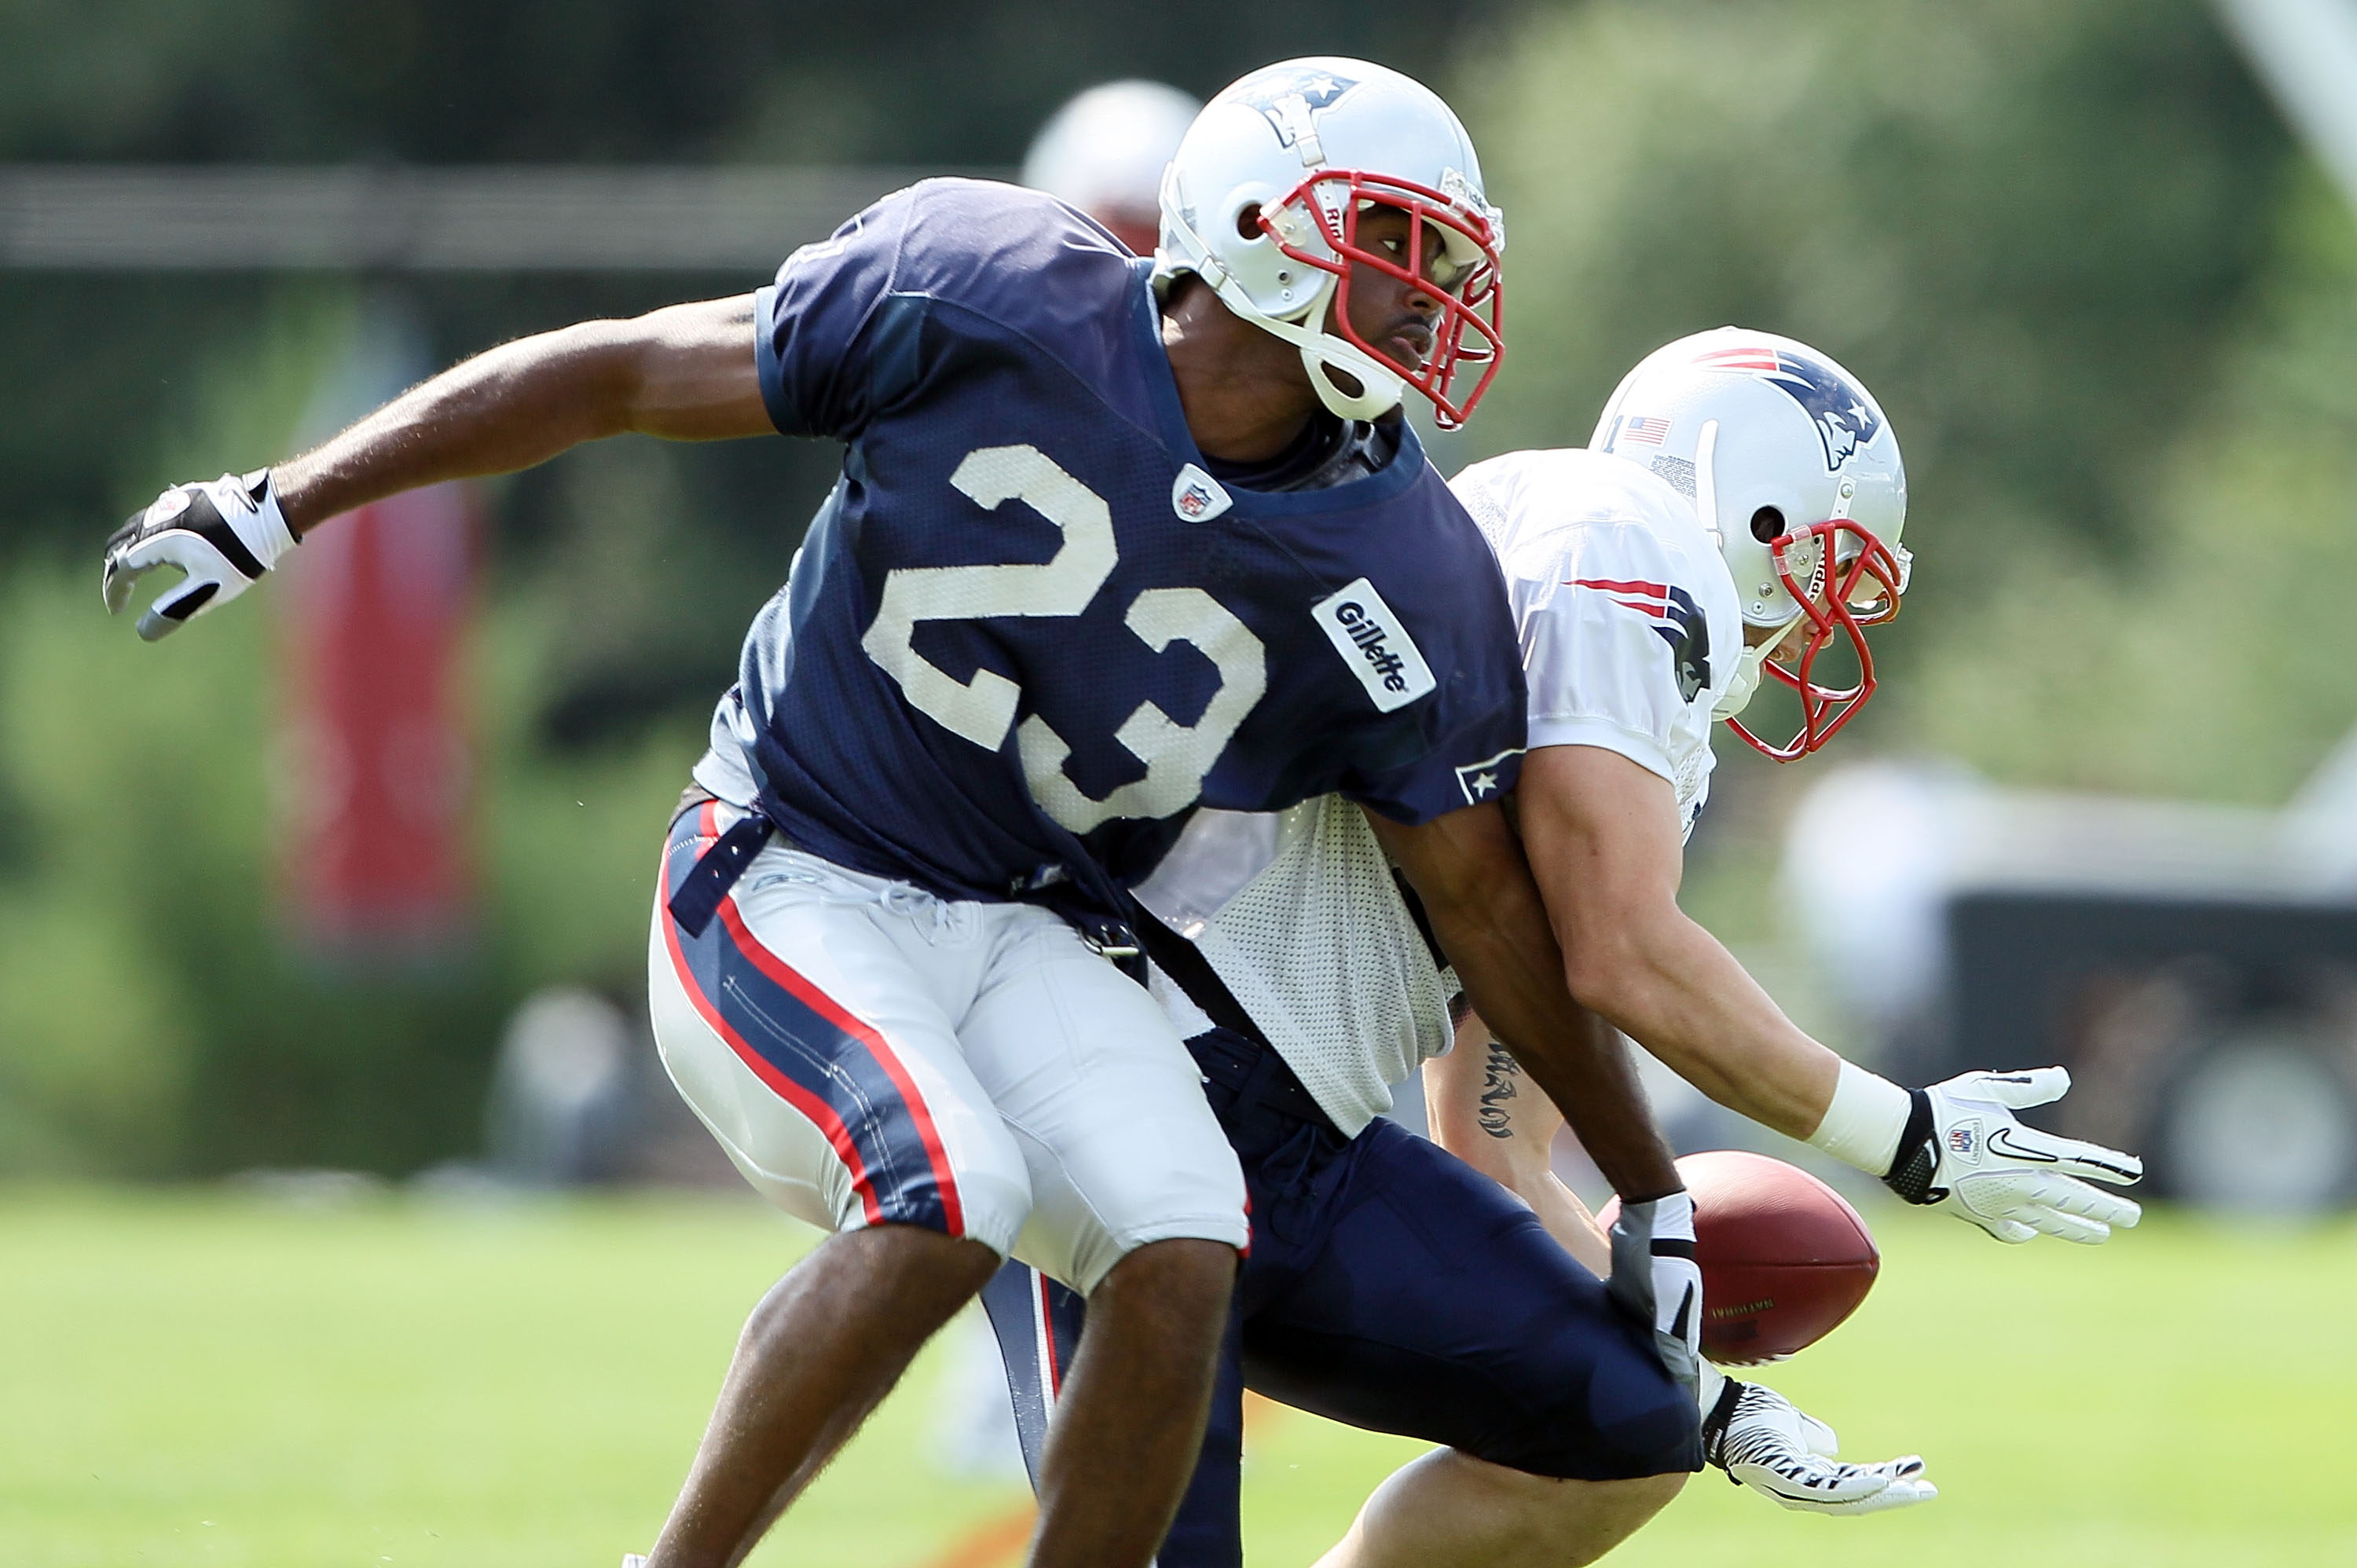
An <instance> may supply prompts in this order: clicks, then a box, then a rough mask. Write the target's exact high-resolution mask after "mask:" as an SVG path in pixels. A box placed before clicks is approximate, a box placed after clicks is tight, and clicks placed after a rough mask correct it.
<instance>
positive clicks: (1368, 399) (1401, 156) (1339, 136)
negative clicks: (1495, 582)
mask: <svg viewBox="0 0 2357 1568" xmlns="http://www.w3.org/2000/svg"><path fill="white" fill-rule="evenodd" d="M1375 207H1394V208H1398V209H1402V210H1404V211H1405V212H1407V213H1408V214H1410V215H1411V216H1412V217H1414V218H1415V219H1417V220H1419V221H1418V222H1417V223H1415V226H1414V229H1413V235H1414V238H1413V239H1412V240H1411V242H1410V249H1409V253H1408V256H1407V258H1406V263H1405V265H1403V264H1402V263H1401V262H1400V261H1398V260H1396V259H1394V258H1393V257H1392V256H1389V255H1386V254H1383V253H1382V252H1379V251H1376V250H1374V249H1372V248H1368V247H1362V246H1361V245H1359V244H1358V243H1357V234H1358V225H1359V217H1360V214H1361V213H1362V212H1364V211H1366V210H1368V209H1371V208H1375ZM1427 226H1428V229H1427ZM1427 231H1430V232H1437V234H1438V236H1439V242H1440V245H1441V247H1442V249H1443V252H1444V254H1442V255H1440V256H1437V257H1436V256H1427V255H1426V254H1425V253H1424V250H1425V245H1426V234H1427ZM1505 243H1506V238H1505V225H1504V220H1503V219H1502V217H1501V215H1500V213H1499V211H1498V209H1496V208H1494V207H1492V206H1491V205H1490V203H1489V200H1488V199H1486V198H1485V197H1484V196H1483V195H1482V192H1481V166H1480V160H1478V159H1477V158H1476V157H1475V156H1473V141H1472V138H1471V137H1469V136H1468V135H1467V134H1465V127H1464V126H1463V125H1461V124H1458V119H1457V116H1456V114H1455V113H1451V112H1450V110H1449V107H1448V104H1446V103H1444V102H1441V101H1440V98H1439V96H1438V95H1437V94H1436V93H1435V92H1433V91H1432V90H1431V89H1429V88H1427V87H1426V86H1424V85H1423V84H1422V83H1420V82H1417V81H1412V80H1410V79H1409V78H1407V77H1405V76H1402V75H1401V74H1400V73H1399V72H1397V71H1395V70H1387V69H1385V68H1384V67H1383V66H1380V65H1373V64H1370V63H1369V62H1367V61H1365V60H1356V59H1332V58H1318V59H1295V60H1286V61H1284V62H1283V63H1281V64H1278V65H1273V66H1269V67H1266V68H1265V69H1264V70H1256V71H1254V72H1253V73H1252V74H1251V75H1249V76H1247V77H1245V78H1243V80H1242V81H1238V82H1236V83H1235V84H1234V85H1232V86H1231V87H1229V88H1228V89H1226V90H1225V91H1222V92H1221V93H1220V94H1219V96H1217V97H1216V98H1213V99H1212V100H1211V102H1210V103H1208V104H1206V105H1204V107H1203V112H1202V113H1200V114H1198V115H1197V116H1196V117H1195V123H1194V124H1193V125H1191V126H1189V128H1188V132H1187V135H1186V138H1185V140H1183V141H1181V142H1180V143H1179V152H1178V156H1175V157H1173V158H1172V159H1171V161H1170V167H1169V170H1168V173H1166V174H1165V175H1164V176H1163V180H1162V243H1161V247H1160V249H1159V251H1158V252H1157V255H1156V257H1155V266H1156V276H1157V281H1161V280H1167V279H1168V278H1170V277H1173V276H1176V275H1177V274H1180V273H1193V274H1195V275H1196V276H1198V277H1200V278H1201V279H1202V280H1203V281H1204V282H1205V283H1207V284H1209V285H1211V287H1212V288H1213V289H1215V290H1216V291H1218V293H1219V296H1220V298H1221V300H1222V302H1223V303H1224V304H1225V305H1226V306H1227V307H1228V308H1229V309H1230V310H1232V311H1233V312H1235V313H1236V314H1237V315H1238V316H1240V317H1243V318H1244V319H1245V320H1247V321H1250V322H1252V323H1253V324H1254V325H1255V326H1258V327H1261V328H1265V329H1266V330H1268V331H1270V332H1273V333H1275V335H1276V336H1277V337H1279V338H1284V339H1285V340H1286V342H1288V343H1292V344H1294V345H1296V346H1297V347H1298V348H1299V349H1300V350H1301V358H1302V360H1303V362H1304V363H1305V364H1306V365H1307V366H1308V370H1309V380H1310V383H1311V384H1312V385H1313V386H1315V387H1316V388H1317V389H1318V397H1319V398H1320V399H1321V400H1322V401H1323V402H1324V403H1325V404H1326V406H1327V407H1328V408H1329V409H1331V410H1332V411H1333V412H1334V413H1337V414H1340V416H1341V417H1343V418H1345V419H1372V418H1374V417H1376V416H1377V415H1379V414H1382V413H1386V412H1388V411H1389V410H1390V409H1392V408H1393V407H1394V406H1395V405H1396V404H1397V403H1399V400H1400V396H1401V394H1402V392H1404V391H1405V389H1406V388H1408V387H1411V386H1412V387H1414V388H1415V390H1416V391H1417V392H1421V393H1423V394H1424V396H1426V398H1428V399H1430V400H1431V402H1432V406H1433V408H1434V410H1435V412H1436V413H1437V414H1438V416H1439V419H1440V423H1441V424H1442V425H1443V426H1445V427H1454V426H1456V425H1458V424H1463V423H1464V422H1465V420H1466V419H1467V417H1468V416H1469V415H1470V414H1471V413H1472V412H1473V405H1474V404H1475V403H1479V402H1480V399H1481V394H1482V392H1485V391H1487V390H1488V388H1489V385H1490V381H1491V377H1493V376H1494V375H1496V374H1497V370H1498V360H1499V356H1500V353H1501V349H1502V345H1501V341H1500V339H1499V336H1498V331H1499V318H1498V310H1499V281H1498V255H1499V252H1501V251H1502V250H1504V248H1505ZM1353 263H1357V264H1360V265H1364V266H1371V267H1374V268H1376V269H1378V270H1380V271H1382V272H1383V273H1386V274H1390V275H1392V276H1394V277H1395V278H1398V279H1400V280H1402V281H1404V282H1416V281H1423V282H1426V283H1427V284H1428V285H1438V287H1437V295H1436V297H1437V299H1438V301H1439V305H1440V319H1439V320H1438V321H1437V322H1436V323H1435V339H1436V340H1435V343H1434V347H1433V350H1432V353H1431V355H1430V357H1429V358H1427V359H1426V360H1425V362H1424V363H1423V365H1421V366H1419V367H1418V368H1417V369H1416V370H1415V371H1412V372H1409V371H1402V370H1401V369H1400V368H1399V366H1398V365H1396V364H1394V362H1393V361H1391V360H1387V359H1385V358H1384V357H1383V355H1382V354H1381V353H1380V352H1378V351H1377V350H1376V349H1375V348H1374V346H1373V345H1372V344H1371V343H1369V342H1367V341H1366V340H1365V339H1364V338H1362V337H1361V335H1360V334H1359V332H1358V331H1357V330H1356V329H1355V328H1352V327H1351V320H1350V289H1351V268H1352V264H1353ZM1329 307H1331V317H1330V320H1331V324H1332V326H1333V328H1334V330H1332V331H1329V330H1328V329H1327V328H1328V324H1329ZM1473 366H1480V380H1479V381H1477V382H1475V384H1474V385H1473V388H1472V390H1471V391H1469V392H1463V393H1462V394H1461V395H1460V394H1459V393H1458V390H1457V382H1458V377H1459V373H1460V371H1464V370H1466V369H1468V368H1470V367H1473ZM1335 372H1340V374H1341V375H1343V376H1346V377H1348V378H1349V379H1350V381H1352V382H1354V383H1356V385H1357V386H1358V387H1359V389H1360V390H1359V391H1358V392H1355V393H1353V392H1349V391H1347V390H1346V389H1345V388H1344V386H1343V385H1341V384H1340V383H1338V382H1337V381H1335V379H1334V373H1335Z"/></svg>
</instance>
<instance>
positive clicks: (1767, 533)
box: [1751, 506, 1784, 544]
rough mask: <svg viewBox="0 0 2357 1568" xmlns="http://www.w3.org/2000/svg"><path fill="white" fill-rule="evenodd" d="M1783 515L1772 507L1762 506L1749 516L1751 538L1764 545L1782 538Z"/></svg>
mask: <svg viewBox="0 0 2357 1568" xmlns="http://www.w3.org/2000/svg"><path fill="white" fill-rule="evenodd" d="M1783 532H1784V514H1783V513H1782V512H1781V511H1778V510H1776V509H1775V508H1774V507H1772V506H1763V507H1761V508H1760V510H1758V511H1755V512H1753V513H1752V514H1751V537H1752V538H1754V539H1756V540H1758V541H1759V542H1760V543H1762V544H1766V543H1769V542H1772V541H1774V540H1776V539H1779V538H1781V537H1782V535H1783Z"/></svg>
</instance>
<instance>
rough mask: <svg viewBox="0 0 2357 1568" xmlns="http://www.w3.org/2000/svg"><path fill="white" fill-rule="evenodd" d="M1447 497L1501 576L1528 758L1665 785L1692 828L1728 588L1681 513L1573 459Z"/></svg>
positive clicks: (1473, 474) (1647, 484) (1659, 480)
mask: <svg viewBox="0 0 2357 1568" xmlns="http://www.w3.org/2000/svg"><path fill="white" fill-rule="evenodd" d="M1673 477H1674V476H1673ZM1449 488H1450V489H1453V490H1455V491H1456V492H1457V499H1459V500H1461V501H1463V502H1464V503H1465V507H1466V510H1469V511H1470V512H1471V513H1472V514H1473V520H1474V521H1476V522H1477V523H1479V524H1480V527H1481V532H1483V533H1484V534H1486V535H1487V536H1488V537H1489V540H1490V548H1491V551H1492V552H1493V553H1495V554H1496V555H1497V557H1498V564H1499V567H1500V569H1501V570H1502V571H1503V572H1504V573H1505V575H1506V592H1507V596H1508V597H1509V598H1510V599H1511V600H1512V604H1513V609H1514V619H1515V623H1516V626H1517V628H1519V630H1520V632H1521V636H1522V642H1523V674H1524V677H1525V678H1526V679H1527V681H1528V682H1529V683H1530V721H1531V722H1530V746H1531V749H1532V750H1534V751H1535V750H1537V749H1538V748H1539V747H1540V746H1601V747H1602V748H1604V749H1605V750H1607V751H1614V752H1618V753H1620V755H1621V756H1623V757H1627V758H1629V759H1630V760H1631V762H1634V763H1636V764H1638V765H1639V766H1640V767H1641V768H1647V769H1648V770H1650V771H1652V772H1654V773H1657V774H1659V775H1661V776H1662V777H1663V779H1668V780H1669V781H1670V784H1671V786H1672V787H1673V788H1674V789H1676V790H1677V798H1678V813H1679V817H1680V820H1681V822H1682V823H1683V824H1684V827H1685V829H1686V830H1687V831H1688V832H1692V831H1693V828H1694V821H1695V814H1696V813H1697V812H1699V811H1701V810H1702V806H1703V801H1704V800H1705V799H1706V796H1707V795H1708V793H1709V790H1710V769H1711V751H1710V739H1711V710H1712V709H1713V708H1715V707H1716V706H1717V703H1718V699H1719V697H1720V695H1721V694H1722V693H1725V691H1726V689H1727V682H1728V681H1729V680H1730V679H1731V678H1732V677H1733V675H1734V673H1735V666H1736V660H1737V658H1738V656H1739V655H1740V654H1741V652H1742V650H1743V619H1742V614H1741V610H1740V607H1739V606H1738V603H1737V601H1736V596H1735V583H1734V580H1733V579H1732V578H1731V577H1729V576H1728V575H1727V563H1726V561H1725V560H1724V558H1722V557H1721V556H1720V554H1719V553H1718V544H1717V541H1716V540H1714V539H1713V538H1712V537H1711V534H1710V532H1709V531H1708V530H1706V528H1704V526H1703V524H1702V521H1701V520H1700V519H1699V518H1698V517H1697V516H1696V515H1695V509H1694V505H1693V503H1692V502H1691V501H1690V500H1688V499H1686V497H1684V495H1682V494H1680V493H1679V491H1678V490H1677V489H1675V488H1674V487H1673V485H1672V484H1671V483H1670V482H1668V480H1667V479H1665V478H1663V477H1662V476H1660V475H1657V474H1654V473H1652V472H1650V471H1649V470H1647V469H1645V468H1643V467H1639V466H1638V465H1637V464H1635V463H1633V462H1631V461H1629V460H1628V459H1627V458H1624V457H1617V456H1607V455H1605V454H1603V453H1598V452H1586V451H1580V450H1577V449H1571V450H1562V451H1551V452H1513V453H1509V454H1508V455H1506V456H1502V457H1493V458H1491V460H1490V461H1488V462H1486V463H1476V464H1475V465H1473V467H1469V468H1468V469H1466V470H1465V471H1464V472H1463V473H1461V474H1459V475H1458V476H1457V478H1454V479H1453V480H1451V481H1449Z"/></svg>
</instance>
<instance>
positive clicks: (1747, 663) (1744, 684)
mask: <svg viewBox="0 0 2357 1568" xmlns="http://www.w3.org/2000/svg"><path fill="white" fill-rule="evenodd" d="M1799 619H1800V617H1799V616H1798V615H1794V616H1793V617H1792V620H1788V621H1786V622H1785V623H1784V624H1783V625H1782V626H1780V627H1778V628H1776V630H1775V633H1774V635H1772V636H1770V638H1769V639H1767V640H1766V641H1764V642H1758V643H1752V644H1749V645H1747V646H1746V647H1745V648H1744V650H1743V651H1742V652H1741V653H1740V654H1738V656H1737V658H1736V660H1735V675H1734V678H1733V679H1731V680H1729V681H1728V682H1727V690H1726V691H1725V692H1724V693H1720V695H1719V699H1718V705H1717V706H1716V707H1714V708H1712V709H1711V710H1710V716H1711V717H1712V718H1713V719H1731V718H1734V717H1735V716H1736V715H1737V714H1740V713H1742V712H1743V710H1744V709H1745V708H1746V707H1748V706H1749V705H1750V702H1751V699H1752V698H1753V697H1754V696H1756V695H1758V694H1759V692H1760V665H1762V664H1764V663H1766V662H1767V661H1768V656H1769V655H1770V653H1773V652H1774V651H1775V650H1777V649H1778V648H1779V647H1781V645H1782V643H1783V641H1784V639H1786V638H1788V637H1790V636H1792V621H1797V620H1799Z"/></svg>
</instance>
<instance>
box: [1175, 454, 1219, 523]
mask: <svg viewBox="0 0 2357 1568" xmlns="http://www.w3.org/2000/svg"><path fill="white" fill-rule="evenodd" d="M1232 504H1233V499H1232V497H1230V496H1229V494H1228V492H1227V491H1225V490H1223V489H1221V488H1220V481H1219V480H1217V479H1215V478H1211V475H1209V474H1207V473H1205V472H1203V470H1202V469H1200V468H1199V467H1196V466H1195V465H1194V464H1192V463H1189V464H1188V465H1187V466H1186V467H1183V468H1181V469H1179V478H1177V479H1175V480H1173V481H1172V483H1171V486H1170V510H1172V511H1175V512H1177V513H1178V514H1179V517H1180V518H1182V519H1184V520H1185V521H1189V522H1201V521H1203V520H1204V519H1206V518H1213V517H1217V516H1219V515H1220V514H1221V513H1222V512H1223V511H1225V510H1228V508H1229V507H1230V506H1231V505H1232Z"/></svg>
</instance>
